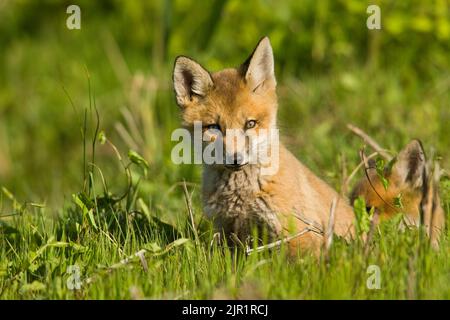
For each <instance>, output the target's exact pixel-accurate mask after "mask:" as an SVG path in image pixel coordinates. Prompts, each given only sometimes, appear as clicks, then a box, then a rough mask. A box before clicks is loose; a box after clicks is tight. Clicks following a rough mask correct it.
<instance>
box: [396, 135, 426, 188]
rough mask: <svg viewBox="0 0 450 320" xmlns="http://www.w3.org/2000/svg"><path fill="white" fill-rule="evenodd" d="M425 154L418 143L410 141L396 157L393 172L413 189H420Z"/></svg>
mask: <svg viewBox="0 0 450 320" xmlns="http://www.w3.org/2000/svg"><path fill="white" fill-rule="evenodd" d="M425 169H426V160H425V153H424V151H423V149H422V145H421V144H420V142H419V141H417V140H413V141H411V142H410V143H409V144H408V145H407V146H406V147H405V148H403V150H402V151H400V153H399V154H398V156H397V161H396V163H395V164H394V166H393V170H394V171H395V172H396V173H397V174H398V175H399V176H400V177H401V179H402V181H404V182H406V183H409V184H410V185H411V186H413V187H414V188H416V187H420V186H421V185H422V182H423V175H424V174H425Z"/></svg>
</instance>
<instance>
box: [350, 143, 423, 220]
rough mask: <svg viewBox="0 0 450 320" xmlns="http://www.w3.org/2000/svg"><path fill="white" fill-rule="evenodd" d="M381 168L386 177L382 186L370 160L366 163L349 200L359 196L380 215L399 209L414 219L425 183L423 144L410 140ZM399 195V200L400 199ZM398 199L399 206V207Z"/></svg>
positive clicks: (393, 213)
mask: <svg viewBox="0 0 450 320" xmlns="http://www.w3.org/2000/svg"><path fill="white" fill-rule="evenodd" d="M392 161H393V163H391V166H388V167H387V168H385V169H384V173H383V177H384V178H385V179H386V180H387V181H388V184H387V188H385V186H384V184H383V182H382V181H381V179H382V178H380V176H379V174H378V173H377V170H376V168H375V165H374V164H373V162H370V163H369V168H368V169H367V176H366V177H364V178H362V179H361V181H359V182H358V183H357V184H356V186H355V188H354V189H353V191H352V193H351V197H350V198H351V201H352V203H353V202H354V201H355V200H356V199H357V198H358V197H362V198H363V199H364V200H365V202H366V206H367V209H368V210H369V209H371V208H372V207H373V208H375V209H376V210H377V211H378V213H379V214H380V217H381V218H382V219H383V218H389V217H392V216H394V215H395V214H397V213H399V212H403V213H407V214H408V215H409V216H411V217H414V219H416V218H418V217H420V211H419V210H420V203H421V201H422V198H423V195H424V187H425V185H426V179H427V173H426V160H425V153H424V151H423V148H422V144H421V143H420V141H418V140H413V141H411V142H410V143H409V144H408V145H407V146H406V147H405V148H404V149H403V150H401V151H400V153H399V154H398V155H397V157H396V158H394V159H393V160H392ZM400 199H401V200H400ZM400 201H401V204H402V207H399V203H400Z"/></svg>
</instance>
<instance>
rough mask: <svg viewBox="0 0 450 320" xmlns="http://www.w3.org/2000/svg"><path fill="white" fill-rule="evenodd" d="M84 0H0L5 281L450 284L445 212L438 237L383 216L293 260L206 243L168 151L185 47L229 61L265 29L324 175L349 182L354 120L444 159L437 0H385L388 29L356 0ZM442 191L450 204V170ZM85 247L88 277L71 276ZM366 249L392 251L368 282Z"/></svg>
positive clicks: (307, 289)
mask: <svg viewBox="0 0 450 320" xmlns="http://www.w3.org/2000/svg"><path fill="white" fill-rule="evenodd" d="M88 3H90V2H87V1H86V2H83V1H81V4H82V10H83V11H82V19H83V20H82V30H80V31H69V30H67V29H66V28H65V27H64V22H65V17H66V16H65V6H64V5H62V4H60V3H58V2H57V1H49V2H43V4H40V6H42V7H39V8H36V5H35V4H34V2H31V1H30V2H28V1H22V2H21V3H20V4H12V3H11V4H10V3H8V4H7V5H6V6H7V9H5V10H0V18H1V19H0V28H1V31H2V32H1V33H0V46H1V47H2V48H5V52H4V54H3V52H2V55H0V82H1V86H0V188H2V189H1V190H0V299H57V298H60V299H89V298H92V299H129V298H157V299H159V298H168V299H174V298H178V299H189V298H194V299H203V298H270V299H273V298H280V299H334V298H342V299H366V298H367V299H384V298H386V299H407V298H417V299H426V298H432V299H435V298H436V299H449V298H450V283H449V281H448V279H449V275H450V265H449V264H450V262H449V261H450V259H449V258H450V237H449V235H450V233H449V230H448V228H447V229H446V231H445V233H444V235H443V239H442V245H441V247H440V250H439V251H438V252H435V251H433V250H431V249H430V248H429V246H428V242H427V240H426V238H425V237H424V236H423V235H422V234H420V232H419V231H417V230H408V231H406V232H403V233H399V232H397V230H396V229H395V225H393V224H388V225H385V226H383V227H382V229H381V230H380V231H379V233H378V234H377V236H376V237H375V238H374V241H373V243H372V247H371V248H372V250H371V251H370V253H369V255H368V256H365V255H364V254H363V252H364V248H363V247H362V245H361V244H360V243H359V242H358V241H355V242H354V243H350V244H345V243H343V242H341V241H340V240H339V239H335V241H334V242H333V245H332V247H331V251H330V253H329V257H328V259H324V258H319V259H316V258H315V257H311V256H302V257H300V258H298V259H294V260H292V259H288V258H287V257H286V256H285V254H284V249H282V250H281V252H278V251H277V252H273V253H269V252H265V253H261V254H257V255H251V256H249V257H245V256H244V255H243V254H242V252H231V251H230V250H229V249H223V248H219V247H218V246H217V243H216V242H215V241H213V243H212V244H211V241H212V240H213V235H212V232H211V226H210V225H209V223H208V222H207V221H206V220H205V219H204V218H203V216H202V209H201V201H200V184H201V178H200V177H201V174H200V173H201V168H200V167H199V166H195V165H181V166H177V165H174V164H173V163H172V162H171V160H170V152H171V148H172V146H173V145H174V143H173V142H171V141H170V134H171V132H172V130H173V129H175V128H177V127H178V126H179V111H178V109H177V107H176V105H175V99H174V96H173V93H172V87H171V72H172V66H173V60H174V58H175V57H176V56H177V55H179V54H187V55H191V56H193V57H194V58H196V59H197V60H198V61H200V62H201V63H202V64H203V65H204V66H205V67H207V68H210V69H211V70H218V69H221V68H224V67H229V66H233V65H237V64H239V63H241V62H242V61H243V60H244V59H245V58H246V56H247V55H248V54H249V53H250V51H251V49H252V48H253V46H254V45H255V44H256V42H257V41H258V39H259V38H260V37H261V36H262V35H263V34H268V35H269V36H270V38H271V40H272V44H273V47H274V54H275V59H276V73H277V79H278V94H279V105H280V107H279V126H280V129H281V136H282V140H283V141H284V143H285V144H286V145H287V147H288V148H289V149H290V150H291V151H292V152H293V153H294V154H295V155H296V156H297V158H299V159H300V160H301V161H302V162H304V163H305V164H306V165H307V166H309V167H310V168H311V169H312V170H313V171H314V172H315V173H316V174H317V175H319V176H320V177H322V178H323V179H324V180H326V181H327V182H329V183H330V184H331V185H332V186H333V187H335V188H336V189H338V190H340V189H341V183H342V181H343V178H344V176H345V175H346V174H348V173H350V172H351V171H352V170H353V169H354V168H355V167H356V165H357V164H358V162H359V156H358V151H359V149H360V148H361V147H362V146H363V143H362V142H361V140H360V139H359V138H358V137H355V136H354V135H352V134H351V133H350V132H349V131H348V130H347V129H346V126H345V125H346V124H347V123H349V122H350V123H353V124H355V125H357V126H358V127H360V128H362V129H363V130H364V131H366V132H367V133H368V134H370V135H371V136H372V137H373V138H375V139H376V140H377V141H378V142H379V143H380V144H381V145H382V146H384V147H385V148H388V149H390V150H392V151H393V152H397V151H398V150H400V149H401V148H402V147H403V146H404V145H405V144H406V143H407V142H408V141H409V140H411V139H412V138H419V139H421V140H422V141H423V143H424V146H425V150H426V152H427V154H431V153H432V152H433V151H434V154H435V157H436V158H438V159H440V164H441V167H442V168H444V169H445V170H446V172H447V174H448V172H449V168H450V154H449V145H450V127H449V125H448V123H450V108H449V106H448V101H450V90H449V89H450V73H449V60H448V58H447V57H448V50H449V47H448V43H449V42H448V37H449V35H447V33H446V31H445V30H447V29H446V28H447V26H448V18H447V16H446V15H447V13H446V11H445V10H443V9H439V6H442V5H443V4H442V3H440V2H439V3H438V4H436V6H435V7H433V6H430V7H428V6H418V5H417V3H415V2H414V1H411V3H412V4H416V5H410V6H408V8H406V7H404V6H403V5H400V4H395V5H393V4H392V5H390V6H387V5H383V6H382V16H383V17H384V18H383V19H385V20H383V21H384V22H385V24H384V25H383V29H382V31H381V32H380V33H378V34H375V33H370V32H368V31H367V29H366V28H365V27H364V26H365V18H366V13H365V8H366V7H365V6H363V5H360V1H359V0H355V1H347V2H339V1H320V2H316V1H306V2H304V3H303V2H302V4H301V5H298V4H297V2H296V1H292V2H291V1H286V2H283V4H282V5H280V6H279V7H277V8H278V9H279V10H273V8H272V6H273V5H274V4H273V3H272V2H271V1H267V2H253V1H248V2H246V3H245V5H244V4H242V5H241V4H240V3H241V2H240V1H234V0H230V1H228V2H227V3H226V4H225V5H224V6H222V5H221V4H220V1H216V2H212V4H211V8H210V9H211V10H209V11H208V10H204V8H203V7H202V6H203V4H201V5H200V4H197V3H196V2H195V1H188V0H182V1H176V2H175V4H174V5H173V6H171V5H170V3H171V2H169V1H160V2H152V3H151V4H146V5H138V4H135V3H134V2H130V3H128V2H127V4H125V2H124V3H123V4H119V2H117V3H116V2H112V4H111V5H105V6H101V5H94V4H91V5H90V4H88ZM381 3H382V4H384V2H383V1H381ZM443 3H444V2H443ZM411 8H416V9H417V10H416V9H414V10H413V9H411ZM222 10H223V12H222ZM212 11H214V12H213V13H212V14H211V15H208V14H207V12H212ZM249 15H251V16H250V17H249ZM218 17H219V18H218ZM417 19H419V20H420V19H421V20H420V21H421V24H420V23H416V22H417ZM424 19H425V20H426V19H429V20H431V22H430V23H432V28H431V29H427V28H426V26H427V23H426V21H425V22H424ZM337 21H338V22H339V23H338V22H337ZM415 21H416V22H415ZM205 24H206V25H208V28H205V27H204V25H205ZM237 24H239V25H241V27H242V30H244V31H243V32H239V33H238V34H236V32H235V30H236V28H235V26H236V25H237ZM361 25H362V26H363V27H361ZM124 26H127V28H124ZM418 26H422V27H421V29H420V30H418V29H417V28H418ZM294 35H295V36H294ZM297 35H298V36H297ZM96 110H98V112H99V122H97V117H96ZM85 124H86V127H85ZM97 129H98V130H97ZM100 132H101V133H102V134H101V136H103V138H102V139H99V133H100ZM94 141H95V145H94V143H93V142H94ZM102 142H103V143H102ZM94 150H95V154H94V152H93V151H94ZM129 150H134V151H136V152H137V153H138V154H140V155H142V157H143V159H145V161H146V162H147V163H148V167H147V166H146V165H145V162H143V161H140V160H139V158H136V157H131V158H130V157H129V156H128V152H129ZM132 160H134V162H133V161H132ZM361 176H362V174H361V173H360V174H359V176H358V177H356V178H355V179H358V178H359V177H361ZM183 181H186V183H187V186H188V189H189V193H192V203H193V210H194V215H195V225H196V226H197V228H198V232H199V239H196V238H195V236H194V233H193V231H192V225H191V222H190V219H189V216H188V212H187V208H186V203H185V196H184V193H183V188H182V182H183ZM353 182H355V181H353ZM441 201H442V206H443V208H444V210H445V212H446V215H447V218H449V217H450V181H449V180H448V178H445V177H443V178H442V180H441ZM447 220H448V219H447ZM140 250H145V264H143V262H142V261H141V260H140V258H139V257H136V256H134V254H135V253H136V252H139V251H140ZM128 257H129V258H130V260H129V263H127V264H123V263H121V261H122V260H123V259H126V258H128ZM73 265H76V266H78V267H79V268H80V272H81V280H82V281H83V284H82V286H81V289H80V290H69V289H68V287H67V281H68V280H70V276H71V274H69V273H68V271H67V270H68V267H69V266H73ZM144 265H146V266H145V267H144ZM369 265H377V266H379V268H380V271H381V288H380V289H379V290H370V289H368V288H367V286H366V282H367V279H368V278H369V277H370V274H368V273H367V268H368V266H369Z"/></svg>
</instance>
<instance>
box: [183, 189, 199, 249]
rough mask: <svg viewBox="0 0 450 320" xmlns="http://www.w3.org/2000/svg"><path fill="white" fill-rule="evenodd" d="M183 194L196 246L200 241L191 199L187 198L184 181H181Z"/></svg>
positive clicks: (187, 193)
mask: <svg viewBox="0 0 450 320" xmlns="http://www.w3.org/2000/svg"><path fill="white" fill-rule="evenodd" d="M183 192H184V198H185V200H186V207H187V210H188V213H189V217H190V218H191V226H192V231H193V232H194V237H195V243H196V244H197V245H198V244H199V243H200V241H199V237H198V233H197V229H196V227H195V221H194V210H193V209H192V203H191V197H190V196H189V192H188V189H187V187H186V182H185V181H183Z"/></svg>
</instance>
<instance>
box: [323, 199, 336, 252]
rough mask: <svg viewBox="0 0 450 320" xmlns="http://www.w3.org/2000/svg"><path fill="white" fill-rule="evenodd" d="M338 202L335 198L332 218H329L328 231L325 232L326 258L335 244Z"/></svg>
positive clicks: (331, 213) (332, 206)
mask: <svg viewBox="0 0 450 320" xmlns="http://www.w3.org/2000/svg"><path fill="white" fill-rule="evenodd" d="M338 201H339V200H338V198H334V199H333V201H332V202H331V207H330V217H329V218H328V225H327V230H326V232H325V237H324V245H325V256H328V251H329V250H330V248H331V244H332V243H333V234H334V218H335V213H336V207H337V203H338Z"/></svg>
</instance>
